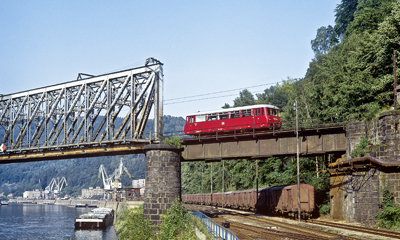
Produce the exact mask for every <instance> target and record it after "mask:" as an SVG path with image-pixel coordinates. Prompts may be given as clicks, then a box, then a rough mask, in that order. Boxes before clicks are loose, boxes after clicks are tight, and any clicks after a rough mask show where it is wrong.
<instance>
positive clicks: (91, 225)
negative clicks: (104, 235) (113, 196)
mask: <svg viewBox="0 0 400 240" xmlns="http://www.w3.org/2000/svg"><path fill="white" fill-rule="evenodd" d="M113 220H114V210H113V209H112V208H95V209H93V210H92V211H90V212H88V213H85V214H82V215H80V216H79V217H77V218H75V229H105V228H107V227H108V226H109V225H111V224H112V223H113Z"/></svg>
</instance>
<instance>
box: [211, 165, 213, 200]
mask: <svg viewBox="0 0 400 240" xmlns="http://www.w3.org/2000/svg"><path fill="white" fill-rule="evenodd" d="M212 180H213V164H212V162H211V206H212V203H213V195H212V194H213V189H212V187H213V186H212V185H213V184H212Z"/></svg>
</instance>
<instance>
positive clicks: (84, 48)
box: [0, 0, 340, 116]
mask: <svg viewBox="0 0 400 240" xmlns="http://www.w3.org/2000/svg"><path fill="white" fill-rule="evenodd" d="M339 3H340V0H334V1H321V0H306V1H296V0H291V1H289V0H279V1H268V0H260V1H251V0H243V1H234V0H230V1H215V0H212V1H50V0H49V1H39V0H35V1H2V3H1V8H0V31H1V37H0V86H1V89H0V94H9V93H13V92H17V91H22V90H28V89H31V88H36V87H43V86H47V85H50V84H55V83H61V82H65V81H70V80H74V79H76V76H77V74H78V73H79V72H83V73H88V74H94V75H97V74H102V73H106V72H111V71H115V70H121V69H125V68H130V67H136V66H139V65H143V64H144V62H145V59H146V58H148V57H154V58H157V59H159V60H160V61H161V62H163V63H164V80H165V82H164V99H165V100H167V99H172V98H179V97H186V96H193V95H198V94H206V93H210V92H217V91H224V90H230V89H236V88H245V87H248V86H254V85H260V84H267V83H274V82H278V81H281V80H282V79H286V78H287V77H291V78H301V77H304V75H305V72H306V69H307V67H308V64H309V62H310V61H311V59H312V58H313V56H314V54H313V52H312V50H311V47H310V46H311V45H310V41H311V40H312V39H314V38H315V35H316V30H317V29H318V28H319V27H321V26H327V25H329V24H330V25H333V24H334V9H335V7H336V5H337V4H339ZM266 87H267V86H265V87H258V88H250V89H249V90H250V91H251V92H261V91H262V90H263V89H265V88H266ZM232 94H233V95H235V96H229V97H224V98H215V99H209V100H203V101H196V102H188V103H181V104H170V105H165V107H164V113H165V114H167V115H173V116H185V115H186V114H189V113H193V112H197V111H206V110H213V109H219V108H220V107H221V106H223V105H224V103H229V104H232V101H233V99H234V98H235V97H236V96H238V94H239V91H236V92H229V93H224V94H220V95H232ZM213 96H215V95H210V96H208V97H213ZM186 100H190V99H186ZM181 101H183V100H181Z"/></svg>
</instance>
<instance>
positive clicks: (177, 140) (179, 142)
mask: <svg viewBox="0 0 400 240" xmlns="http://www.w3.org/2000/svg"><path fill="white" fill-rule="evenodd" d="M164 144H167V145H170V146H175V147H177V148H178V149H181V148H182V139H181V138H180V137H179V136H178V135H174V136H173V137H172V138H171V139H169V138H165V139H164Z"/></svg>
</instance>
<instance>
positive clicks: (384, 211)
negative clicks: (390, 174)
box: [375, 178, 400, 229]
mask: <svg viewBox="0 0 400 240" xmlns="http://www.w3.org/2000/svg"><path fill="white" fill-rule="evenodd" d="M382 183H383V184H382V185H383V188H382V189H381V194H382V196H383V202H381V203H379V207H381V211H379V212H378V213H376V214H375V217H376V218H377V220H378V223H377V226H378V227H383V228H392V229H400V206H399V205H395V204H394V197H393V194H392V193H391V191H390V188H389V186H388V185H387V183H386V178H383V180H382Z"/></svg>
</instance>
